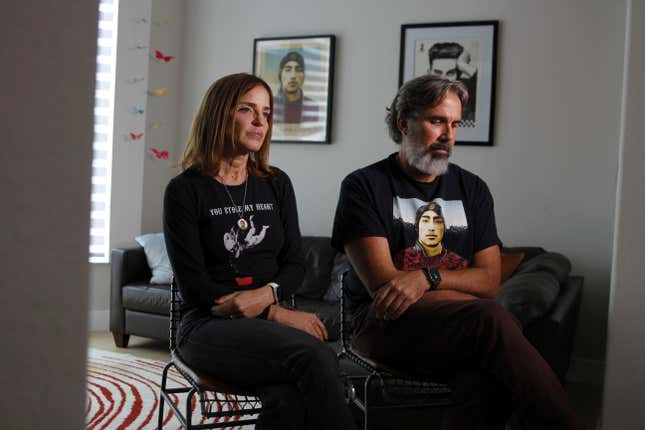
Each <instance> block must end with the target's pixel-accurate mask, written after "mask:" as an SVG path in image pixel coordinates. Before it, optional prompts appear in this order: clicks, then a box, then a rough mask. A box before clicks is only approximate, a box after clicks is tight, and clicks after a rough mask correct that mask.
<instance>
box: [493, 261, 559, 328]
mask: <svg viewBox="0 0 645 430" xmlns="http://www.w3.org/2000/svg"><path fill="white" fill-rule="evenodd" d="M570 270H571V263H570V262H569V260H568V259H567V258H566V257H564V256H563V255H561V254H557V253H552V252H545V253H543V254H540V255H538V256H536V257H533V258H532V259H530V260H528V261H525V262H523V263H522V264H520V266H519V267H518V268H517V270H516V272H515V274H514V275H513V276H511V278H510V279H508V280H507V281H506V282H504V283H502V285H501V287H500V291H499V293H498V294H497V301H498V302H500V303H501V304H502V305H503V306H504V307H505V308H506V309H508V310H509V311H510V312H511V313H512V314H513V315H515V317H516V318H517V319H518V320H520V322H521V323H522V325H523V326H526V325H527V324H529V323H531V322H532V321H534V320H536V319H538V318H540V317H541V316H543V315H545V314H546V313H547V312H548V311H549V310H550V309H551V307H552V306H553V304H554V303H555V301H556V299H557V297H558V294H559V293H560V284H561V283H562V282H564V280H566V278H567V276H568V274H569V271H570Z"/></svg>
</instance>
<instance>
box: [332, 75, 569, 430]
mask: <svg viewBox="0 0 645 430" xmlns="http://www.w3.org/2000/svg"><path fill="white" fill-rule="evenodd" d="M467 98H468V93H467V90H466V88H465V87H464V85H463V84H462V83H460V82H458V81H451V80H447V79H443V78H438V77H434V76H430V75H425V76H421V77H418V78H415V79H412V80H410V81H408V82H406V83H405V84H404V85H403V86H402V87H401V89H400V90H399V93H398V95H397V96H396V97H395V99H394V101H393V102H392V105H391V107H390V109H389V113H388V118H387V122H388V128H389V133H390V136H391V137H392V139H393V140H394V141H395V142H397V143H400V144H401V148H400V150H399V151H398V153H394V154H392V155H390V156H389V157H388V158H386V159H385V160H382V161H380V162H377V163H375V164H372V165H370V166H368V167H365V168H363V169H360V170H357V171H355V172H353V173H351V174H350V175H349V176H347V178H345V180H344V181H343V183H342V186H341V192H340V197H339V202H338V208H337V211H336V219H335V221H334V231H333V235H332V243H333V245H334V246H335V247H336V248H337V249H339V250H340V251H343V252H345V253H346V254H347V256H348V257H349V260H350V262H351V264H352V266H353V273H351V274H350V276H349V277H348V278H349V279H352V278H354V279H356V278H358V281H360V282H355V283H351V284H350V285H349V287H350V288H353V289H354V290H353V291H351V292H350V295H351V297H352V298H353V299H354V300H356V298H357V297H360V291H358V290H361V289H363V290H365V289H366V290H367V291H368V292H369V296H371V300H370V297H366V299H367V300H365V301H364V302H360V303H359V304H358V311H357V312H356V314H355V315H356V318H357V319H358V324H357V325H356V326H357V330H356V332H355V333H354V339H353V346H354V348H355V349H357V350H358V351H359V352H360V353H362V354H364V355H366V356H368V357H370V358H372V359H374V360H376V361H380V362H382V363H384V364H386V365H388V366H390V367H393V368H399V369H405V371H407V372H415V373H418V374H422V375H427V376H430V377H433V378H436V379H438V380H443V381H445V382H447V383H449V384H450V385H451V387H452V388H453V391H454V395H455V398H456V400H458V406H457V407H455V408H453V409H451V410H450V411H449V412H448V413H447V416H446V417H445V421H446V422H445V427H443V428H450V429H466V428H468V429H471V428H473V429H474V428H477V429H503V428H504V426H505V422H506V420H507V418H508V416H509V414H510V411H509V410H508V408H509V407H510V405H513V406H514V407H515V412H516V418H517V419H518V420H519V421H520V422H521V423H522V424H524V426H525V427H524V428H527V429H577V428H579V427H578V424H577V419H576V417H575V415H574V413H573V411H572V409H571V406H570V404H569V402H568V400H567V398H566V395H565V393H564V391H563V389H562V387H561V386H560V384H559V382H558V380H557V378H556V376H555V375H554V374H553V372H552V370H551V369H550V367H549V365H548V364H547V363H546V362H545V361H544V360H543V359H542V357H541V356H540V355H539V353H538V352H537V351H536V350H535V349H534V348H533V347H532V346H531V345H530V344H529V343H528V341H527V340H526V338H525V337H524V336H523V334H522V329H521V327H520V326H519V323H518V322H517V320H516V319H515V318H513V317H512V316H511V315H510V314H509V313H508V312H507V311H505V310H504V309H503V308H502V307H501V306H500V305H499V304H497V302H495V301H494V300H492V299H493V298H494V297H495V295H496V294H497V291H498V289H499V282H500V269H501V267H500V251H499V245H500V240H499V238H498V236H497V229H496V226H495V215H494V211H493V199H492V197H491V194H490V192H489V190H488V187H487V186H486V184H485V183H484V181H482V180H481V179H480V178H479V177H477V176H476V175H474V174H472V173H470V172H468V171H466V170H464V169H462V168H460V167H459V166H457V165H455V164H451V163H449V161H448V160H449V158H450V156H451V154H452V151H453V146H454V144H455V138H456V135H457V127H458V125H459V122H460V121H461V110H462V106H463V105H464V104H465V103H466V101H467ZM432 202H441V205H442V206H443V210H442V221H443V222H444V223H445V224H449V225H451V228H450V231H446V232H445V235H444V237H443V238H442V243H443V244H444V246H445V247H447V248H449V249H450V250H451V251H452V252H453V253H455V254H457V255H458V256H459V257H460V258H462V259H463V260H465V262H466V264H465V265H464V266H463V267H462V268H451V267H448V266H447V265H444V264H443V262H442V259H438V260H437V259H435V260H432V259H428V261H427V262H426V264H427V265H425V266H423V267H417V266H416V265H413V267H408V268H407V269H406V268H404V267H402V265H401V263H402V261H404V260H402V259H397V258H396V256H397V255H398V254H399V253H400V252H401V251H402V250H405V249H406V248H409V247H411V246H414V244H415V242H418V240H419V235H420V233H417V232H416V231H415V229H414V227H411V226H410V225H409V224H411V223H412V222H413V220H414V218H413V215H412V214H415V213H416V212H417V210H418V209H419V208H421V207H422V206H424V205H428V204H430V205H431V204H432ZM437 206H438V205H437ZM437 210H438V209H437V207H436V206H435V210H434V211H433V212H434V214H435V216H437V215H439V212H437ZM426 212H427V211H426ZM418 229H419V231H420V230H421V227H418ZM435 236H437V234H436V232H435ZM435 239H436V237H435ZM430 245H431V244H430ZM397 262H398V263H399V265H397ZM361 284H362V285H361ZM354 304H356V303H354ZM506 397H510V400H508V399H506Z"/></svg>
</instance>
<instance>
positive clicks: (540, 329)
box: [110, 236, 583, 381]
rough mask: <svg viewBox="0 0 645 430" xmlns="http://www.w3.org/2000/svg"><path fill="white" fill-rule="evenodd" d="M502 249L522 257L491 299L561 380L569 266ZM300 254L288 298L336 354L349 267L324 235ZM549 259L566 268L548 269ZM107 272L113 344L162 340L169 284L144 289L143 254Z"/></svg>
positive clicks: (574, 280) (574, 310)
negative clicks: (316, 320)
mask: <svg viewBox="0 0 645 430" xmlns="http://www.w3.org/2000/svg"><path fill="white" fill-rule="evenodd" d="M508 250H509V251H513V252H517V251H524V252H525V257H524V261H523V262H522V263H521V264H520V266H519V267H518V268H517V270H516V273H515V274H514V275H513V276H512V277H511V278H510V279H509V280H508V281H506V282H505V283H503V284H502V288H501V291H500V294H499V295H498V300H500V302H501V303H502V304H503V305H505V306H507V307H509V308H511V309H509V310H511V311H512V312H514V313H516V316H517V317H518V319H519V320H520V321H522V322H523V323H524V333H525V335H526V337H527V338H528V339H529V341H530V342H531V343H532V344H533V345H534V346H535V347H536V349H537V350H538V351H539V352H540V353H541V354H542V356H543V357H544V358H545V359H546V361H547V362H548V363H549V364H550V365H551V367H552V368H553V370H554V371H555V372H556V374H557V375H558V376H559V377H560V379H561V380H562V381H564V377H565V375H566V372H567V370H568V368H569V363H570V359H571V351H572V347H573V339H574V335H575V330H576V325H577V320H578V311H579V308H580V301H581V294H582V286H583V278H582V277H579V276H570V275H569V273H568V269H567V267H569V268H570V266H567V265H568V261H567V260H566V259H565V258H564V257H563V256H559V255H558V254H550V253H545V252H544V250H542V249H541V248H512V249H508ZM303 252H304V254H305V261H306V267H307V272H306V275H305V280H304V282H303V285H302V286H301V288H300V289H299V290H298V292H297V293H296V295H295V297H294V300H295V306H296V307H297V308H298V309H301V310H306V311H311V312H315V313H316V314H317V315H318V316H319V317H320V319H321V320H322V321H323V322H324V323H325V325H326V326H327V329H328V331H329V335H330V346H332V347H333V348H334V349H336V350H337V348H338V336H339V325H340V319H339V303H338V291H339V285H338V282H339V277H340V274H341V273H342V272H343V271H344V270H346V269H347V268H348V263H347V260H346V259H345V257H344V256H343V255H342V254H339V253H337V252H336V251H335V250H334V249H333V248H332V247H331V244H330V240H329V238H327V237H312V236H305V237H303ZM553 261H557V262H561V261H565V262H566V264H560V266H558V268H556V269H552V266H553V265H552V264H551V263H552V262H553ZM111 270H112V272H111V302H110V331H111V332H112V334H113V336H114V341H115V343H116V345H117V346H119V347H127V344H128V339H129V336H130V335H136V336H143V337H150V338H155V339H168V322H169V317H168V315H169V309H170V286H169V285H167V284H150V282H149V280H150V277H151V271H150V268H149V267H148V263H147V260H146V255H145V253H144V250H143V248H142V247H138V246H137V247H131V248H117V249H113V250H112V267H111ZM527 272H530V273H527ZM538 284H539V285H538ZM535 287H539V288H537V290H536V288H535ZM536 291H537V292H536ZM549 295H552V297H549ZM545 300H546V302H545ZM527 301H529V302H533V301H537V302H540V303H538V305H537V307H533V308H531V307H530V306H528V307H527V305H526V302H527ZM540 306H542V308H543V309H542V310H540V309H541V308H540ZM536 309H538V310H537V311H536ZM518 313H519V315H518Z"/></svg>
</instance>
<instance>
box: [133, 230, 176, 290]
mask: <svg viewBox="0 0 645 430" xmlns="http://www.w3.org/2000/svg"><path fill="white" fill-rule="evenodd" d="M134 240H136V241H137V243H138V244H139V245H141V246H143V252H145V254H146V260H147V261H148V266H150V270H151V271H152V278H150V283H151V284H170V281H171V280H172V267H171V266H170V259H169V258H168V253H167V252H166V241H165V240H164V237H163V233H151V234H144V235H141V236H137V237H135V238H134Z"/></svg>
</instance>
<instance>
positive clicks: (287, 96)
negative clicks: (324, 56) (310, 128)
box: [273, 51, 318, 124]
mask: <svg viewBox="0 0 645 430" xmlns="http://www.w3.org/2000/svg"><path fill="white" fill-rule="evenodd" d="M278 78H279V80H280V89H279V90H278V94H276V96H275V99H274V101H273V121H274V122H277V123H284V124H299V123H303V122H317V121H318V104H317V103H316V102H315V101H313V100H312V99H310V98H309V97H306V96H305V95H304V94H303V92H302V85H303V83H304V81H305V60H304V58H303V57H302V55H300V54H299V53H298V52H296V51H291V52H289V53H288V54H287V55H285V56H284V57H283V58H282V60H280V69H279V72H278Z"/></svg>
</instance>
